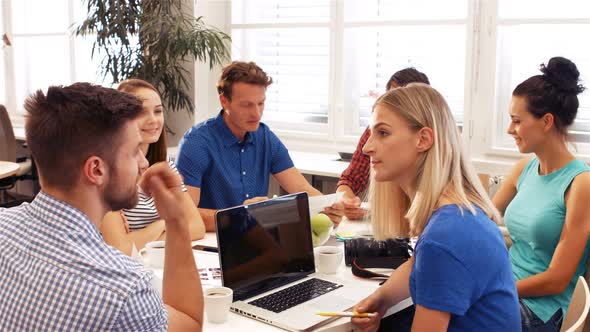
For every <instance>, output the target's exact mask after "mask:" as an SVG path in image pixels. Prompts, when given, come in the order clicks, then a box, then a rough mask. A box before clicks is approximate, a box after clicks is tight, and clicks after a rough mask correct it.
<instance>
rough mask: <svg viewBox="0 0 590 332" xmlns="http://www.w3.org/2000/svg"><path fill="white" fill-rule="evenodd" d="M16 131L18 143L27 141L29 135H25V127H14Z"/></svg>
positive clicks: (15, 135)
mask: <svg viewBox="0 0 590 332" xmlns="http://www.w3.org/2000/svg"><path fill="white" fill-rule="evenodd" d="M12 129H13V130H14V137H15V138H16V140H17V141H23V142H24V141H25V140H26V139H27V135H26V133H25V127H16V126H15V127H12Z"/></svg>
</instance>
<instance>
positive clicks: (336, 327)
mask: <svg viewBox="0 0 590 332" xmlns="http://www.w3.org/2000/svg"><path fill="white" fill-rule="evenodd" d="M336 231H346V232H354V233H357V234H359V235H361V234H368V233H370V225H369V224H368V223H367V222H363V221H349V220H344V221H342V223H340V226H339V227H338V229H337V230H336ZM195 245H196V246H199V247H203V248H217V237H216V235H215V233H214V232H208V233H206V234H205V238H203V239H201V240H197V241H193V246H195ZM325 245H333V246H340V247H342V249H343V250H344V248H343V244H342V242H338V241H336V239H335V238H334V236H332V237H331V238H330V239H329V240H328V242H327V243H326V244H325ZM193 254H194V256H195V262H196V263H197V267H198V268H212V267H219V257H218V255H217V254H216V253H213V252H205V251H200V250H194V251H193ZM154 273H155V274H156V277H157V278H158V280H157V281H156V287H158V284H157V283H159V285H161V282H162V281H161V278H162V277H163V270H162V269H156V270H154ZM320 276H321V277H323V278H326V279H330V278H334V277H336V278H338V279H339V280H344V281H349V280H350V281H354V282H355V284H358V285H359V287H366V288H367V289H377V288H378V287H379V283H378V282H377V281H374V280H367V279H361V278H358V277H355V276H354V275H353V274H352V272H351V270H350V267H347V266H346V265H345V264H344V259H343V260H342V264H341V266H340V268H339V270H338V272H337V273H336V274H335V275H331V276H330V275H320ZM203 287H204V288H207V287H211V286H210V285H203ZM410 305H412V300H411V299H409V298H408V299H406V300H404V301H402V302H400V303H398V304H397V305H395V306H393V307H391V308H390V309H389V311H387V314H386V316H389V315H392V314H394V313H396V312H398V311H401V310H403V309H405V308H407V307H409V306H410ZM203 329H204V330H206V331H235V330H240V331H257V332H265V331H282V330H281V329H279V328H277V327H274V326H272V325H268V324H265V323H262V322H259V321H257V320H254V319H250V318H247V317H244V316H241V315H238V314H235V313H233V312H230V313H229V317H228V320H227V322H225V323H223V324H211V323H209V322H208V321H207V319H206V318H205V325H204V327H203ZM352 330H353V326H352V324H351V323H350V319H349V318H340V319H338V320H335V321H333V322H331V323H329V324H327V325H324V326H322V327H320V328H318V329H317V331H324V332H327V331H352Z"/></svg>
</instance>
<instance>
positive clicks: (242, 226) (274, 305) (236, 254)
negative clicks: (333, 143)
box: [215, 193, 371, 331]
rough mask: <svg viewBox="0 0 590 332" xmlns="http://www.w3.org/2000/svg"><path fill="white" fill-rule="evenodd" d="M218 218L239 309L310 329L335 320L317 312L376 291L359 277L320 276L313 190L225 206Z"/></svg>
mask: <svg viewBox="0 0 590 332" xmlns="http://www.w3.org/2000/svg"><path fill="white" fill-rule="evenodd" d="M215 223H216V226H217V240H218V245H219V261H220V266H221V275H222V282H223V285H224V286H226V287H229V288H231V289H233V291H234V298H233V301H234V302H233V303H232V306H231V310H232V311H233V312H235V313H238V314H240V315H244V316H246V317H250V318H253V319H257V320H259V321H262V322H265V323H268V324H271V325H274V326H277V327H280V328H282V329H286V330H290V331H307V330H310V329H313V328H316V327H318V326H320V325H322V324H325V323H328V322H329V321H331V320H334V319H335V318H330V317H321V316H318V315H316V313H317V312H320V311H344V310H348V309H350V308H352V307H353V306H354V305H355V304H356V303H358V302H359V301H360V300H362V299H363V298H365V297H366V296H368V295H369V294H370V293H371V290H370V289H367V287H354V284H355V283H354V281H352V282H351V281H342V280H338V279H337V278H335V277H334V278H332V277H329V278H325V277H324V276H321V277H318V276H315V275H314V273H315V264H314V255H313V245H312V239H311V226H310V220H309V206H308V196H307V193H297V194H292V195H286V196H281V197H277V198H274V199H270V200H267V201H263V202H259V203H254V204H251V205H242V206H237V207H232V208H229V209H225V210H219V211H218V212H217V213H216V215H215ZM357 286H358V285H357Z"/></svg>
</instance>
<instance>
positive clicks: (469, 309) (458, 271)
mask: <svg viewBox="0 0 590 332" xmlns="http://www.w3.org/2000/svg"><path fill="white" fill-rule="evenodd" d="M393 151H395V153H392V152H393ZM364 152H365V153H366V154H368V155H369V156H370V157H371V167H372V171H373V175H374V179H373V180H374V181H379V182H382V181H394V182H395V183H397V184H398V186H399V191H398V194H399V195H397V197H391V198H390V201H389V202H385V203H386V204H396V205H397V206H400V207H403V206H405V210H404V211H403V212H404V213H403V214H399V215H398V216H395V218H390V222H392V223H395V224H396V226H395V227H396V228H397V229H400V230H407V231H408V233H409V235H412V236H419V239H418V242H417V244H416V248H415V253H414V256H413V257H412V258H411V259H410V260H408V262H406V263H404V264H403V265H401V266H400V267H399V268H398V269H396V270H395V272H394V273H393V274H392V275H391V277H390V278H389V280H388V281H387V282H386V283H385V284H384V285H383V286H382V287H380V288H379V289H378V290H377V291H376V292H375V293H373V294H372V295H370V296H369V297H367V298H366V299H364V300H363V301H361V302H360V303H358V304H357V305H356V306H355V308H354V310H355V311H359V312H376V313H377V315H376V317H372V318H354V319H353V320H352V321H353V323H354V324H356V325H358V326H359V327H361V328H362V329H366V330H374V329H377V327H378V326H379V322H380V319H381V318H382V317H383V315H384V314H385V312H386V311H387V309H388V308H390V307H391V306H392V305H394V304H396V303H398V302H399V301H401V300H404V299H406V298H408V297H409V296H411V298H412V300H413V302H414V305H415V308H416V310H415V315H414V318H413V322H412V330H414V331H447V330H451V331H519V330H520V313H519V306H518V298H517V295H516V287H515V285H514V280H513V278H512V270H511V267H510V260H509V258H508V251H507V250H506V246H505V245H504V241H503V238H502V234H501V233H500V230H499V229H498V227H497V225H496V223H495V221H498V220H499V219H500V216H499V214H498V212H497V210H496V209H495V208H494V206H493V205H492V202H491V201H490V199H489V198H488V197H487V195H486V193H485V192H484V189H483V187H482V185H481V183H480V181H479V179H478V177H477V175H476V173H475V171H474V170H473V168H472V166H471V164H470V163H469V161H468V160H467V157H466V156H465V155H464V153H463V151H462V148H461V139H460V135H459V132H458V131H457V128H456V126H455V121H454V120H453V117H452V115H451V112H450V110H449V107H448V105H447V103H446V101H445V100H444V98H443V97H442V96H441V95H440V93H438V92H437V91H436V90H434V89H433V88H431V87H430V86H428V85H424V84H410V85H408V86H407V87H402V88H398V89H394V90H391V91H389V92H387V93H386V94H384V95H383V96H382V97H380V98H379V99H378V100H377V102H376V103H375V106H374V108H373V115H372V124H371V136H370V138H369V140H368V141H367V144H366V145H365V147H364ZM375 203H376V202H373V204H375ZM376 208H378V207H376Z"/></svg>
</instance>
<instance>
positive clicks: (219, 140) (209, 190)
mask: <svg viewBox="0 0 590 332" xmlns="http://www.w3.org/2000/svg"><path fill="white" fill-rule="evenodd" d="M176 166H177V168H178V171H179V172H180V174H181V175H182V176H183V178H184V183H185V184H186V185H188V186H192V187H197V188H200V189H201V198H200V201H199V207H200V208H205V209H215V210H218V209H225V208H228V207H231V206H236V205H241V204H242V203H243V202H244V200H246V199H249V198H252V197H256V196H267V195H268V183H269V179H270V175H271V174H276V173H280V172H282V171H284V170H286V169H289V168H291V167H293V161H292V160H291V157H290V156H289V152H288V151H287V148H286V147H285V145H283V143H282V142H281V141H280V140H279V138H278V137H277V136H276V135H275V134H274V133H273V132H272V131H271V130H270V129H269V128H268V126H267V125H265V124H264V123H260V126H259V127H258V130H256V131H254V132H248V133H247V134H246V137H245V139H244V141H240V140H239V139H238V138H237V137H236V136H235V135H234V134H233V133H232V132H231V130H230V129H229V128H228V127H227V125H226V124H225V121H223V110H221V112H219V115H218V116H217V117H215V118H211V119H209V120H207V121H205V122H202V123H199V124H197V125H195V126H194V127H192V128H191V129H189V130H188V131H187V132H186V133H185V134H184V137H183V138H182V140H181V141H180V147H179V151H178V157H177V160H176Z"/></svg>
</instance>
